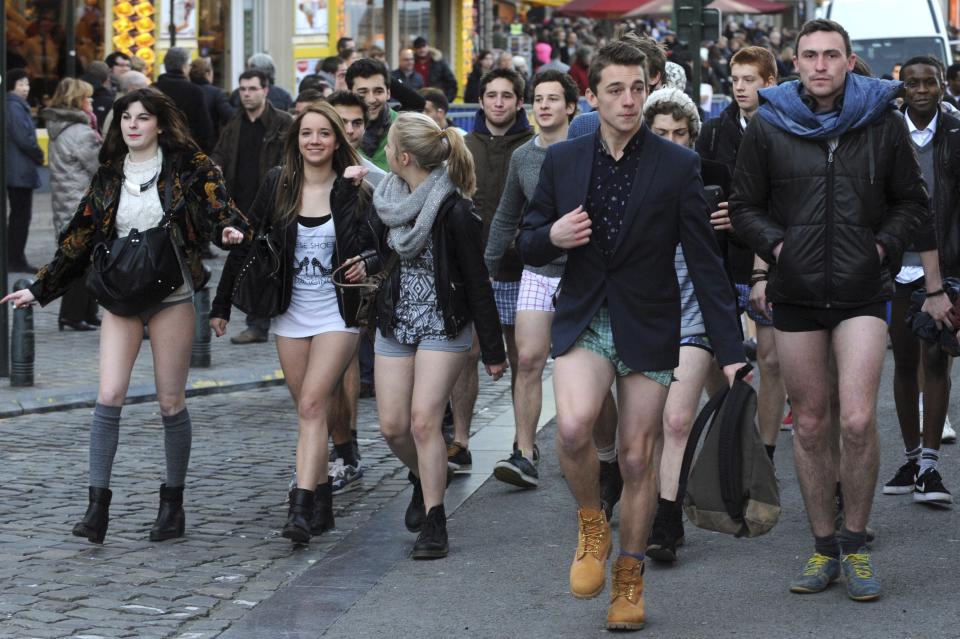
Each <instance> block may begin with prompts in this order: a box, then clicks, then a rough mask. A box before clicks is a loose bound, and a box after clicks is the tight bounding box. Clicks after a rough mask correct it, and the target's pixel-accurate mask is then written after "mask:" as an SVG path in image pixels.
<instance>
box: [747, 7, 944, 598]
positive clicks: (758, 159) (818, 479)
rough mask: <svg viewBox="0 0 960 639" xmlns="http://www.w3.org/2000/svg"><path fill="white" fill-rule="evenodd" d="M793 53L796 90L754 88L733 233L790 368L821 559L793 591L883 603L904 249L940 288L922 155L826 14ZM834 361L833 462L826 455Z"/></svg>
mask: <svg viewBox="0 0 960 639" xmlns="http://www.w3.org/2000/svg"><path fill="white" fill-rule="evenodd" d="M795 49H796V51H797V58H796V60H795V63H796V65H797V68H798V70H799V73H800V80H799V81H794V82H787V83H785V84H782V85H780V86H779V87H776V88H771V89H765V90H763V91H761V92H760V95H761V102H762V104H761V106H760V109H759V111H758V114H757V115H758V117H755V118H753V120H752V121H751V122H750V124H749V125H748V126H747V129H746V131H745V133H744V137H743V141H742V142H741V144H740V150H739V153H738V156H737V170H736V174H735V176H734V184H733V195H732V197H731V199H730V209H731V215H732V220H733V226H734V230H735V231H736V233H737V234H738V235H739V236H740V237H742V238H743V239H744V240H746V241H747V242H748V243H749V244H750V245H751V246H752V247H753V249H754V251H755V252H756V253H757V254H758V255H759V256H760V257H761V258H763V259H764V260H765V261H766V262H767V263H769V264H772V267H771V269H770V276H769V284H768V286H767V299H768V300H769V301H770V302H772V304H773V309H774V312H773V321H774V329H775V330H776V332H775V337H776V344H777V351H778V352H779V354H780V358H781V361H784V362H789V365H787V366H784V367H783V371H782V372H783V379H784V383H785V385H786V388H787V394H788V395H789V396H790V398H791V401H792V406H793V415H794V433H795V441H796V447H795V455H796V466H797V475H798V478H799V479H800V485H801V490H802V492H803V496H804V502H805V505H806V508H807V515H808V517H809V519H810V524H811V528H812V529H813V534H814V536H815V549H816V552H815V553H814V554H813V556H812V557H811V558H810V560H809V561H808V562H807V564H806V566H805V567H804V569H803V571H802V572H801V573H800V574H799V575H798V576H797V577H796V578H795V579H794V580H793V582H792V583H791V586H790V589H791V590H792V591H793V592H802V593H809V592H819V591H821V590H824V589H826V587H827V586H828V585H829V584H830V583H831V582H832V581H834V580H836V579H837V578H838V577H839V575H840V573H841V572H843V574H844V577H845V581H846V586H847V593H848V594H849V596H850V597H851V598H852V599H855V600H858V601H867V600H872V599H876V598H877V597H879V596H880V581H879V579H878V578H877V575H876V573H875V572H874V569H873V566H872V563H871V559H870V555H869V554H868V551H867V549H866V524H867V519H868V518H869V515H870V508H871V505H872V501H873V492H874V488H875V487H876V481H877V471H878V466H879V451H878V442H877V432H876V424H875V417H876V398H877V389H878V387H879V384H880V373H881V369H882V366H883V359H884V355H885V352H886V324H885V319H886V302H887V300H889V299H890V296H891V294H892V293H893V274H896V273H897V271H898V270H899V268H900V262H901V258H902V256H903V252H904V250H905V248H906V247H907V246H909V245H910V243H911V242H913V245H914V246H915V247H916V249H917V250H918V251H919V252H921V255H922V256H923V257H924V265H925V266H926V267H927V268H925V274H926V277H927V286H928V287H930V289H931V290H934V289H936V288H940V272H939V268H937V264H936V259H937V254H936V241H935V236H934V233H933V227H932V225H931V224H930V215H929V211H928V208H927V193H926V190H925V189H924V186H923V180H922V177H921V174H920V169H919V166H918V164H917V159H916V155H915V154H914V153H913V151H912V149H911V147H910V142H909V139H908V137H907V131H906V127H905V126H904V124H903V119H902V117H901V116H900V115H898V114H897V113H895V112H894V110H893V109H892V106H891V101H892V100H893V98H894V97H895V96H896V94H897V92H898V91H899V89H900V86H901V85H900V83H899V82H892V81H885V80H876V79H873V78H867V77H863V76H858V75H854V74H853V73H851V71H852V70H853V67H854V64H855V62H856V56H855V55H853V53H852V52H851V46H850V37H849V35H848V34H847V32H846V30H844V28H843V27H842V26H840V25H839V24H837V23H835V22H831V21H829V20H811V21H810V22H807V23H806V24H805V25H804V26H803V28H802V29H801V30H800V33H799V35H798V36H797V46H796V47H795ZM918 231H921V232H920V233H919V234H918ZM931 258H932V259H931ZM944 302H946V300H945V297H944V296H942V295H941V296H939V297H931V298H929V300H928V302H927V306H928V307H929V308H927V310H928V311H930V312H931V314H932V315H934V317H935V318H937V319H943V318H945V317H946V313H947V311H948V309H949V304H944ZM944 306H945V307H944ZM831 353H832V356H833V359H834V360H835V362H836V370H837V371H838V388H839V397H840V431H841V440H842V443H843V452H842V455H841V457H840V459H834V458H833V455H832V454H831V450H832V447H831V438H832V437H836V434H835V433H833V432H832V429H831V428H830V423H831V420H830V409H829V406H830V390H831V385H832V382H831V379H830V378H831V376H830V375H829V374H827V371H828V370H829V369H830V367H831V365H830V362H831ZM838 476H839V478H840V481H841V483H842V486H843V496H844V510H843V515H844V525H843V526H842V527H841V530H840V532H839V535H838V534H837V533H836V532H835V530H834V515H835V512H834V509H835V500H834V494H835V482H836V480H837V478H838Z"/></svg>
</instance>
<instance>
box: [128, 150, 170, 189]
mask: <svg viewBox="0 0 960 639" xmlns="http://www.w3.org/2000/svg"><path fill="white" fill-rule="evenodd" d="M161 153H162V152H161V151H160V149H157V155H156V157H154V159H153V165H154V166H153V176H152V177H151V178H150V179H149V180H147V181H146V182H141V183H139V184H137V183H136V182H135V181H133V180H131V179H130V178H129V177H128V174H130V173H134V171H133V170H132V169H133V166H132V165H137V164H139V163H136V162H133V161H132V160H131V159H130V156H129V155H128V156H127V158H126V160H124V172H123V173H124V175H123V188H124V189H125V190H126V191H127V193H129V194H130V195H133V196H134V197H140V196H141V195H142V194H143V193H145V192H147V191H149V190H150V189H152V188H153V186H154V185H155V184H156V183H157V180H158V179H159V178H160V166H161V164H162V162H163V159H162V158H163V156H162V155H161ZM143 164H146V162H144V163H143Z"/></svg>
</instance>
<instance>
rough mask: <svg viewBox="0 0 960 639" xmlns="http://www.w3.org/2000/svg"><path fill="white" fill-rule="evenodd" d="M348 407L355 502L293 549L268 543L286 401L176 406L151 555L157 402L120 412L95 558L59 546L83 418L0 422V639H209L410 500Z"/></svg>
mask: <svg viewBox="0 0 960 639" xmlns="http://www.w3.org/2000/svg"><path fill="white" fill-rule="evenodd" d="M507 393H509V385H508V384H506V383H499V384H487V385H485V386H484V388H483V390H482V391H481V397H480V400H479V402H478V413H479V414H478V417H477V419H476V420H475V427H476V428H482V427H483V426H484V424H486V423H490V422H491V421H492V419H493V417H494V416H495V414H497V413H498V412H502V410H503V407H504V406H507V407H508V404H506V403H505V402H504V400H505V398H506V394H507ZM360 403H361V408H360V414H359V420H358V424H359V433H360V448H361V453H362V455H363V464H364V467H365V474H364V478H363V481H362V488H361V489H359V490H354V491H351V492H348V493H345V494H344V495H342V496H337V497H335V499H334V506H335V510H336V517H337V528H336V530H334V531H332V532H328V533H326V534H324V535H323V536H321V537H319V538H317V537H315V538H314V541H312V542H311V544H310V545H309V547H299V548H293V547H292V545H291V544H290V542H289V541H288V540H286V539H283V538H281V537H280V536H279V532H280V530H279V529H280V527H281V526H282V524H283V522H284V521H285V516H286V503H285V500H286V489H287V482H288V480H289V478H290V474H291V469H292V466H293V462H294V448H295V445H296V414H295V412H294V410H293V408H292V402H291V400H290V397H289V395H288V393H287V391H286V389H285V388H284V387H276V388H268V389H261V390H254V391H244V392H238V393H231V394H224V395H215V396H209V397H201V398H195V399H193V400H191V401H189V402H188V405H189V408H190V411H191V415H192V418H193V441H194V447H193V454H192V458H191V463H190V467H191V471H190V474H189V476H188V480H187V489H186V498H185V508H186V512H187V535H186V537H185V538H183V539H180V540H174V541H168V542H164V543H151V542H149V541H148V540H147V531H148V530H149V527H150V524H151V523H152V521H153V519H154V517H155V516H156V507H157V490H158V487H159V485H160V482H161V481H162V477H163V475H162V472H163V432H162V427H161V425H160V418H159V413H158V412H157V408H156V404H155V403H146V404H138V405H133V406H127V407H125V409H124V413H123V420H122V423H121V435H120V447H119V450H118V454H117V462H116V464H115V466H114V475H113V483H112V486H111V488H112V490H113V491H114V499H113V504H112V505H111V508H110V515H111V520H110V528H109V530H108V532H107V538H106V542H105V544H104V545H103V546H95V545H92V544H90V543H89V542H87V541H86V540H84V539H80V538H76V537H72V536H71V535H70V528H71V527H72V525H73V523H74V522H75V521H76V520H77V519H79V518H80V517H81V516H82V515H83V511H84V509H85V508H86V466H87V433H88V421H89V416H90V412H91V411H90V410H89V409H75V410H69V411H64V412H58V413H48V414H43V415H29V416H23V417H17V418H11V419H6V420H2V421H0V437H2V439H3V441H4V446H3V454H2V468H0V636H2V637H17V638H21V637H69V636H76V637H88V638H90V637H169V636H179V637H184V638H191V639H201V638H205V637H212V636H215V635H216V634H219V632H220V631H222V630H223V629H225V628H227V627H228V626H229V625H230V624H231V623H232V622H233V621H235V620H237V619H239V618H241V617H242V616H243V615H244V614H246V613H247V612H248V611H249V610H250V609H252V608H253V607H255V606H256V605H257V604H258V603H260V602H261V601H263V600H264V599H267V598H269V597H270V596H271V595H272V594H273V593H274V592H275V591H276V590H277V589H278V588H280V587H281V586H283V585H284V584H285V583H287V582H288V581H289V580H291V579H292V578H294V577H295V576H297V575H298V574H300V573H302V572H303V571H304V570H305V569H307V568H308V567H309V566H310V565H311V564H313V563H315V562H316V561H318V560H319V559H320V558H322V557H323V556H324V555H325V554H326V553H327V552H329V550H330V549H331V548H332V547H333V546H334V544H336V543H337V542H338V541H339V540H341V539H342V538H343V536H345V535H346V534H347V533H349V532H350V531H351V530H353V529H354V528H356V527H357V526H360V525H362V524H363V522H365V521H366V520H367V518H368V517H369V516H370V514H371V513H373V512H375V511H376V510H377V509H379V508H380V507H381V506H382V505H383V504H384V503H386V502H387V501H388V500H390V499H391V498H392V497H394V496H396V494H397V493H398V492H400V491H401V490H403V489H404V488H406V487H407V486H408V485H409V484H408V482H407V480H406V472H405V471H401V470H400V463H399V462H398V461H397V460H396V458H395V457H393V456H392V455H391V454H390V453H389V450H388V449H387V446H386V444H385V443H384V442H383V440H382V439H381V438H380V436H379V433H378V431H377V428H378V427H377V423H376V408H375V404H374V400H361V402H360ZM457 481H461V480H457ZM343 585H348V584H343Z"/></svg>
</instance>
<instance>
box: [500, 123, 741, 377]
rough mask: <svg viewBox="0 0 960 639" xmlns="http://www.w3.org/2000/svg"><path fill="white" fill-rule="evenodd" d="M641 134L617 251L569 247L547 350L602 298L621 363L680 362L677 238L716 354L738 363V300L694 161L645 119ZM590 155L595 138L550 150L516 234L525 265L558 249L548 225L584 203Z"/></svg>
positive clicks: (657, 366)
mask: <svg viewBox="0 0 960 639" xmlns="http://www.w3.org/2000/svg"><path fill="white" fill-rule="evenodd" d="M641 135H643V140H642V144H641V145H640V149H639V152H640V154H641V158H640V169H639V171H638V172H637V178H636V181H635V182H634V183H633V190H632V191H631V193H630V200H629V205H628V207H627V213H626V216H625V218H624V220H623V226H622V227H621V229H620V235H619V237H618V238H617V242H616V245H615V248H614V253H613V255H612V256H611V257H610V258H609V260H607V259H605V258H604V257H603V255H602V254H601V253H600V250H599V249H598V248H597V246H596V245H595V244H594V243H593V242H592V241H591V242H588V243H587V244H585V245H584V246H580V247H578V248H575V249H573V250H570V251H568V252H567V267H566V271H565V273H564V275H563V279H562V280H561V283H560V293H559V295H558V297H557V303H556V314H555V315H554V318H553V328H552V336H551V337H552V354H553V356H554V357H557V356H559V355H562V354H563V353H565V352H567V351H568V350H569V349H570V348H571V347H572V346H573V345H574V343H575V342H576V340H577V338H578V337H579V336H580V334H581V333H583V331H584V329H586V328H587V326H588V325H589V324H590V321H591V320H592V319H593V317H594V315H596V313H597V311H598V310H599V309H600V307H601V305H603V303H604V301H606V303H607V307H608V309H609V312H610V321H611V324H612V326H613V337H614V342H615V344H616V348H617V354H618V355H619V356H620V359H622V360H623V362H624V363H625V364H626V365H627V366H629V367H630V368H631V369H632V370H634V371H653V370H667V369H673V368H676V366H677V364H678V363H679V357H680V354H679V352H680V288H679V285H678V284H677V274H676V270H675V269H674V264H673V258H674V254H675V252H676V247H677V243H678V242H679V243H681V244H682V245H683V254H684V257H685V259H686V262H687V266H688V268H689V269H690V273H691V276H692V277H693V285H694V289H695V290H696V293H697V301H698V302H699V303H700V310H701V312H702V313H703V318H704V322H705V324H706V327H707V334H708V335H709V336H710V340H711V342H712V344H713V347H714V350H715V352H716V354H717V359H718V360H719V362H720V364H721V365H723V366H725V365H727V364H733V363H736V362H742V361H744V358H743V344H742V341H741V337H740V328H739V325H738V320H737V311H736V301H735V299H734V295H733V291H732V290H731V287H730V282H729V280H728V279H727V276H726V273H725V272H724V268H723V261H722V259H721V257H720V250H719V247H718V246H717V241H716V238H715V237H714V233H713V231H712V229H711V227H710V211H708V207H707V203H706V200H704V197H703V183H702V181H701V179H700V160H699V158H698V157H697V154H696V153H694V152H693V151H691V150H689V149H685V148H683V147H681V146H679V145H677V144H674V143H673V142H670V141H668V140H664V139H662V138H660V137H658V136H656V135H654V134H653V133H652V132H651V131H650V130H649V129H648V128H647V127H646V126H644V127H643V129H642V130H641ZM593 158H594V136H593V135H585V136H583V137H580V138H576V139H574V140H569V141H566V142H559V143H557V144H554V145H552V146H551V147H550V148H549V149H547V156H546V158H545V159H544V161H543V167H542V168H541V170H540V181H539V183H538V184H537V189H536V192H535V193H534V196H533V200H532V201H531V202H530V204H529V205H528V208H527V211H526V213H525V214H524V216H523V221H522V223H521V225H520V234H519V236H518V237H517V248H518V249H519V251H520V254H521V256H522V258H523V261H524V263H525V264H530V265H532V266H541V265H544V264H548V263H549V262H552V261H553V260H555V259H556V258H558V257H559V256H560V255H562V254H563V250H562V249H560V248H557V247H556V246H554V245H553V244H551V243H550V227H551V226H552V225H553V223H554V222H555V221H557V220H558V219H559V218H560V217H562V216H563V215H565V214H566V213H569V212H570V211H572V210H573V209H575V208H577V207H578V206H580V205H582V204H585V202H586V199H587V189H588V188H589V184H590V173H591V169H592V166H593ZM587 213H590V211H587Z"/></svg>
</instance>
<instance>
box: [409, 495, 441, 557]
mask: <svg viewBox="0 0 960 639" xmlns="http://www.w3.org/2000/svg"><path fill="white" fill-rule="evenodd" d="M410 556H411V557H413V558H414V559H440V558H442V557H446V556H447V515H446V513H445V512H444V510H443V504H440V505H439V506H434V507H433V508H431V509H430V512H428V513H427V517H426V519H425V520H424V522H423V530H421V531H420V536H419V537H417V542H416V543H415V544H414V545H413V552H412V553H411V554H410Z"/></svg>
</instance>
